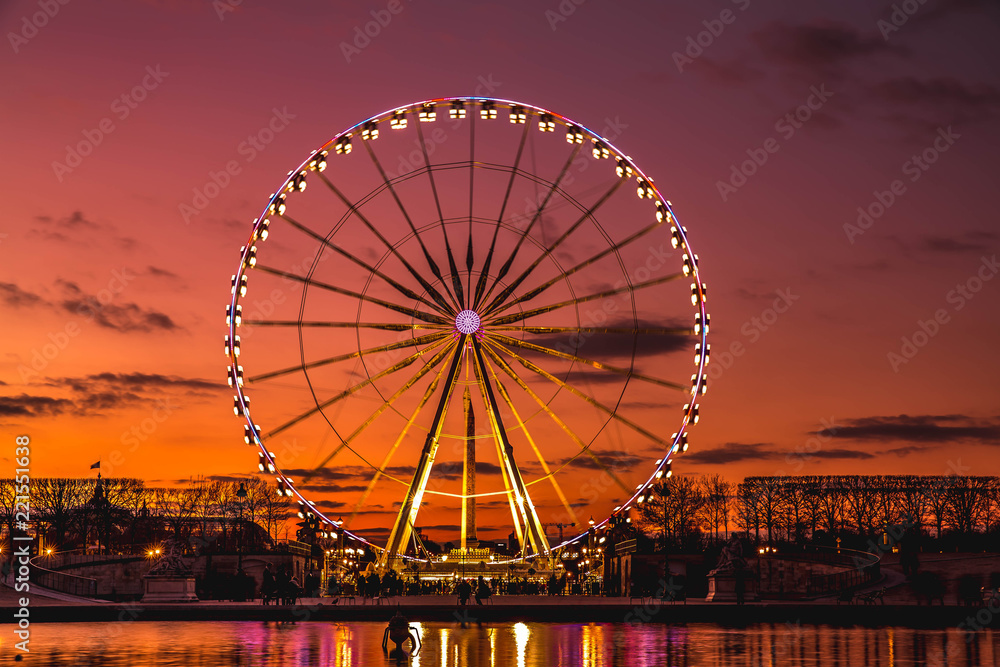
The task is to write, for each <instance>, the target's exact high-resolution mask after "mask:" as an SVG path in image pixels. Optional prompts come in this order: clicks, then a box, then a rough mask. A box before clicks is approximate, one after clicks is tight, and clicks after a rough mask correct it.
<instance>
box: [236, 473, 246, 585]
mask: <svg viewBox="0 0 1000 667" xmlns="http://www.w3.org/2000/svg"><path fill="white" fill-rule="evenodd" d="M246 497H247V488H246V487H245V486H244V485H243V483H242V482H240V488H239V489H238V490H237V491H236V498H237V500H236V502H237V504H238V505H239V508H240V541H239V545H238V549H239V552H238V556H237V558H236V571H237V572H239V571H241V570H242V569H243V501H244V500H246Z"/></svg>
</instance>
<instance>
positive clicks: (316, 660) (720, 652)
mask: <svg viewBox="0 0 1000 667" xmlns="http://www.w3.org/2000/svg"><path fill="white" fill-rule="evenodd" d="M384 627H385V626H384V625H383V624H382V623H319V622H312V623H298V624H280V623H274V622H200V623H193V622H191V623H184V622H179V623H152V622H123V623H52V624H45V623H35V624H32V626H31V644H30V645H31V655H30V656H29V657H28V658H27V659H26V660H25V661H24V662H21V663H20V664H22V665H31V664H34V665H52V666H56V665H72V666H73V667H78V666H81V665H102V666H103V667H116V666H119V665H121V666H123V667H124V666H126V665H127V666H128V667H143V666H146V665H176V666H181V665H183V666H185V667H215V666H217V665H218V666H222V665H226V666H228V665H247V666H251V665H252V666H255V667H256V666H266V667H271V666H274V667H277V666H279V665H280V666H282V667H305V666H306V665H309V666H313V665H322V666H324V667H326V666H329V667H368V666H370V665H393V664H397V663H396V661H395V659H390V658H388V657H387V656H385V655H384V654H383V653H382V648H381V643H382V631H383V629H384ZM8 628H9V629H10V626H8ZM420 628H421V634H422V636H423V641H424V646H423V648H422V649H421V650H420V652H419V653H418V654H417V655H416V656H415V657H413V658H412V659H411V660H410V662H409V664H410V665H413V666H414V667H420V666H422V667H439V666H440V667H451V666H462V667H464V666H466V665H469V666H475V665H489V666H490V667H514V666H515V665H516V666H517V667H525V666H528V667H533V666H535V665H539V666H545V667H549V666H561V665H565V666H567V667H569V666H572V667H611V666H616V667H617V666H619V665H622V666H626V667H665V666H674V665H676V666H678V667H681V666H682V667H716V666H726V667H804V666H807V665H808V666H810V667H835V666H840V665H843V666H845V667H848V666H850V667H855V666H862V665H879V666H880V667H904V666H908V665H924V664H943V665H948V667H973V666H975V667H1000V632H994V631H991V630H983V631H980V632H978V633H976V634H974V635H971V638H970V641H968V642H967V641H966V640H965V635H964V634H963V633H962V632H961V631H959V630H957V629H955V628H949V629H945V630H913V629H906V628H892V627H888V628H861V627H853V628H839V627H829V626H795V625H770V624H768V625H764V624H761V625H753V626H749V627H747V628H723V627H721V626H717V625H711V624H689V625H659V624H653V623H650V624H645V625H627V624H621V623H589V624H556V623H503V624H496V625H493V626H485V625H484V626H483V627H476V626H472V627H468V628H465V629H462V628H460V627H459V626H458V625H456V624H454V623H425V624H422V625H420ZM12 634H13V633H12V632H10V631H9V630H8V631H6V632H3V633H2V634H0V663H3V664H13V659H12V655H13V654H14V652H15V651H14V646H13V643H14V642H13V640H12ZM404 664H405V661H404Z"/></svg>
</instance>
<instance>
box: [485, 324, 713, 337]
mask: <svg viewBox="0 0 1000 667" xmlns="http://www.w3.org/2000/svg"><path fill="white" fill-rule="evenodd" d="M490 331H525V332H527V333H533V334H554V333H585V334H628V335H632V334H651V335H656V336H682V335H691V334H694V329H692V328H691V327H686V328H669V327H529V326H519V327H515V326H500V327H495V326H491V327H490Z"/></svg>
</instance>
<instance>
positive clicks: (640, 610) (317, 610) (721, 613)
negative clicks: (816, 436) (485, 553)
mask: <svg viewBox="0 0 1000 667" xmlns="http://www.w3.org/2000/svg"><path fill="white" fill-rule="evenodd" d="M15 611H17V608H15V607H3V608H0V618H3V619H4V621H5V622H7V623H11V622H12V621H14V622H16V619H15V618H14V613H15ZM400 611H401V612H402V613H403V615H405V616H406V617H407V619H408V620H409V621H410V622H416V621H419V622H428V621H436V622H442V621H443V622H453V623H462V622H465V623H501V622H502V623H511V622H517V621H526V622H528V621H530V622H549V623H589V622H601V623H616V622H617V623H645V622H650V623H667V624H683V623H716V624H719V625H724V626H733V627H742V626H746V625H751V624H755V623H781V624H786V623H791V624H808V625H834V626H845V627H846V626H856V625H861V626H869V627H879V626H900V627H909V628H950V627H958V626H959V625H960V624H961V627H962V628H963V629H964V628H969V629H972V630H976V629H979V628H982V627H994V628H1000V620H998V619H997V617H1000V612H998V611H996V610H991V609H984V608H982V607H978V608H977V607H958V606H940V605H934V606H930V607H928V606H913V605H864V606H858V605H846V604H845V605H833V604H789V603H776V604H766V603H763V604H761V603H758V604H748V605H745V606H737V605H732V604H689V605H685V604H683V603H675V604H669V603H667V604H659V603H657V602H646V603H645V604H640V603H639V602H638V601H636V602H634V603H632V604H624V603H617V604H616V603H608V604H586V605H574V604H565V603H564V604H539V603H533V604H527V605H519V604H516V603H508V604H497V605H489V606H482V607H478V606H475V605H473V606H469V607H464V608H461V607H457V606H454V605H448V604H438V605H428V604H409V605H408V604H403V605H401V606H400ZM395 612H396V605H394V604H384V605H349V606H339V605H336V606H335V605H330V604H329V603H322V602H320V603H317V604H315V605H311V604H304V605H293V606H263V605H248V604H203V603H197V602H196V603H189V604H147V605H143V604H140V603H126V604H103V605H65V606H64V605H50V606H38V607H31V608H30V620H31V621H32V622H36V623H78V622H102V623H109V622H122V621H125V622H127V621H158V622H163V621H278V622H299V621H328V622H353V621H373V622H386V621H388V620H389V617H391V616H392V615H393V614H394V613H395Z"/></svg>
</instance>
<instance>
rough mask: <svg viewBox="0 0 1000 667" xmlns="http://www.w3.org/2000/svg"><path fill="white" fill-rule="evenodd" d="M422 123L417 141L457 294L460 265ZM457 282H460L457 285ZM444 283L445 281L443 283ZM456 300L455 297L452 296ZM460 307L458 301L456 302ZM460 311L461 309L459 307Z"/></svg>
mask: <svg viewBox="0 0 1000 667" xmlns="http://www.w3.org/2000/svg"><path fill="white" fill-rule="evenodd" d="M421 125H422V123H417V139H419V140H420V150H421V151H422V152H423V154H424V164H425V165H426V167H427V178H428V179H429V180H430V183H431V192H432V193H433V194H434V206H435V207H436V208H437V214H438V221H439V222H440V223H441V235H442V236H444V247H445V250H446V251H447V253H448V270H449V272H450V273H451V280H452V287H454V289H455V292H456V293H457V292H458V291H459V290H460V289H461V287H462V281H461V280H458V279H457V276H458V265H457V264H456V263H455V254H454V253H453V252H452V250H451V241H450V240H449V239H448V230H447V229H446V228H445V226H444V212H443V211H442V210H441V197H440V196H439V195H438V189H437V183H436V182H435V181H434V169H433V167H432V166H431V158H430V156H429V155H428V154H427V142H425V141H424V131H423V129H421ZM456 280H458V282H457V283H456ZM442 282H443V281H442ZM451 296H452V298H453V299H454V295H451ZM455 305H456V306H458V301H455ZM459 309H461V307H460V306H459Z"/></svg>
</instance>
